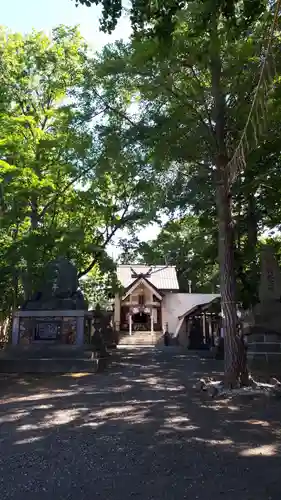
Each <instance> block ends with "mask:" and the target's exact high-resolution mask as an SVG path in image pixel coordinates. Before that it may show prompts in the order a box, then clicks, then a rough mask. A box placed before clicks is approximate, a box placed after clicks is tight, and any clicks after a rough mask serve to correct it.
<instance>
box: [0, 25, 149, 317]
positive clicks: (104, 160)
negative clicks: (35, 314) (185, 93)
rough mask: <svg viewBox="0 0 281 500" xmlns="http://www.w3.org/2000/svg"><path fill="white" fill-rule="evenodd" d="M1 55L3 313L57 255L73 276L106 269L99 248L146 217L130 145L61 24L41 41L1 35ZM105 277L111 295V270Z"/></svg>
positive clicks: (75, 39) (72, 33)
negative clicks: (108, 277)
mask: <svg viewBox="0 0 281 500" xmlns="http://www.w3.org/2000/svg"><path fill="white" fill-rule="evenodd" d="M0 52H1V61H0V65H1V73H0V74H1V77H0V96H1V101H0V158H1V164H0V193H1V197H0V208H1V213H0V233H1V234H0V236H1V238H0V269H1V273H0V274H1V278H0V291H1V298H2V306H1V308H2V309H3V310H7V311H9V310H11V308H13V307H16V306H17V305H18V304H20V303H21V302H22V301H23V300H24V298H28V297H29V296H30V295H31V294H32V293H33V292H34V291H36V290H37V287H38V283H39V282H40V279H41V275H42V269H43V267H44V265H45V264H46V262H48V261H49V260H51V259H53V258H55V257H57V256H58V255H64V256H66V257H68V258H69V259H71V260H72V261H73V262H74V263H75V264H76V266H77V268H78V270H79V276H80V277H81V276H83V275H85V274H87V273H88V272H89V271H91V269H93V268H95V269H96V268H97V266H98V268H99V269H100V271H101V270H103V271H104V270H106V269H107V270H109V269H112V261H111V259H109V257H108V255H107V253H106V247H107V245H108V243H109V242H110V241H111V239H112V238H113V237H114V236H115V235H116V234H117V233H118V231H119V230H120V229H122V228H124V227H128V228H133V227H134V225H135V224H136V223H137V222H140V223H144V224H145V221H146V220H148V219H149V218H150V216H151V214H152V211H150V212H149V211H148V210H147V207H146V206H145V200H146V199H147V198H146V197H145V196H144V193H143V189H144V188H145V186H144V184H143V182H142V181H141V180H140V177H139V175H138V172H139V166H138V164H137V160H136V158H135V156H134V155H132V148H131V149H129V148H128V151H124V147H123V144H122V143H121V142H120V138H119V133H118V131H119V129H118V126H119V123H118V121H116V119H115V120H114V116H113V113H112V112H110V111H109V110H108V109H107V108H106V107H104V106H102V110H100V108H101V104H100V99H99V98H98V97H97V96H96V94H95V89H96V81H95V75H94V73H93V69H92V67H93V64H92V61H91V59H90V56H89V52H88V51H87V47H86V45H85V42H84V41H83V39H82V38H81V36H80V34H79V32H78V31H77V29H76V28H67V27H64V26H60V27H58V28H56V29H54V30H53V32H52V36H51V37H50V38H48V37H47V36H45V35H44V34H42V33H36V32H33V33H32V34H30V35H27V36H22V35H20V34H10V33H8V32H6V31H5V30H4V29H3V30H2V31H1V36H0ZM88 85H90V86H91V88H90V89H89V88H88V87H87V86H88ZM90 92H92V95H93V96H94V97H93V99H92V101H91V106H90V107H89V108H87V96H88V94H89V93H90ZM100 111H102V113H100ZM91 113H92V114H91ZM95 113H98V114H99V113H100V114H101V118H100V121H99V124H97V123H95V121H94V115H95ZM104 124H106V125H104ZM108 127H109V128H110V130H111V133H110V135H108V134H107V131H108ZM148 188H150V186H149V185H148V184H147V191H148V190H149V189H148ZM148 196H149V193H147V197H148ZM96 272H98V271H96ZM111 276H112V278H111V279H112V287H113V288H114V286H115V285H114V279H115V277H114V269H113V272H112V273H111ZM107 287H109V281H108V282H107Z"/></svg>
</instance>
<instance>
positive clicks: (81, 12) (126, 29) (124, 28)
mask: <svg viewBox="0 0 281 500" xmlns="http://www.w3.org/2000/svg"><path fill="white" fill-rule="evenodd" d="M0 3H1V9H0V12H1V18H0V24H2V25H4V26H7V27H8V28H9V29H11V30H12V31H20V32H22V33H26V32H29V31H31V30H32V29H33V28H34V29H36V30H43V31H47V32H48V31H50V30H51V29H52V28H53V27H54V26H57V25H58V24H66V25H69V26H75V25H76V24H79V25H80V29H81V33H82V35H83V36H84V37H85V38H86V40H87V41H88V42H89V43H90V44H91V46H93V47H96V48H100V47H102V45H104V44H106V43H108V42H111V41H114V40H117V39H120V38H123V39H127V38H128V37H129V35H130V23H129V22H128V21H127V20H126V19H125V18H124V19H121V20H120V22H119V24H118V26H117V28H116V30H115V32H114V33H113V34H112V35H105V34H104V33H101V32H100V31H99V15H100V8H98V7H96V6H92V7H91V8H89V7H85V6H82V5H80V6H79V7H75V2H74V0H7V1H5V2H2V1H1V0H0Z"/></svg>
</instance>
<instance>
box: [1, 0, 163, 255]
mask: <svg viewBox="0 0 281 500" xmlns="http://www.w3.org/2000/svg"><path fill="white" fill-rule="evenodd" d="M0 4H1V7H0V13H1V17H0V24H1V25H4V26H6V27H7V28H8V29H9V30H11V31H13V32H14V31H18V32H21V33H28V32H30V31H31V30H32V29H35V30H38V31H39V30H40V31H41V30H42V31H44V32H47V33H48V32H49V33H50V31H51V29H52V28H53V27H55V26H58V25H59V24H65V25H68V26H75V25H79V26H80V31H81V34H82V36H83V37H84V38H85V39H86V41H87V42H88V43H89V45H90V46H91V47H92V48H93V49H97V50H98V49H100V48H101V47H102V46H103V45H105V44H107V43H110V42H114V41H115V40H119V39H123V40H126V39H128V38H129V36H130V23H129V21H128V20H127V19H126V18H125V17H124V18H122V19H121V20H120V21H119V23H118V26H117V28H116V30H115V31H114V33H113V34H112V35H105V34H104V33H101V32H100V31H99V16H100V12H101V11H100V8H98V7H96V6H92V7H90V8H89V7H84V6H82V5H80V6H79V7H75V2H74V0H7V1H5V2H4V1H3V0H0ZM158 232H159V229H158V227H157V226H156V225H154V224H153V225H151V226H150V227H148V228H146V229H144V230H141V231H140V233H139V237H140V238H141V239H142V240H148V239H153V238H155V237H156V236H157V234H158ZM121 236H122V237H126V234H125V233H122V235H121ZM116 243H117V239H116V240H115V244H116ZM109 253H110V255H112V256H113V257H117V255H118V253H119V252H118V248H116V246H115V245H110V248H109Z"/></svg>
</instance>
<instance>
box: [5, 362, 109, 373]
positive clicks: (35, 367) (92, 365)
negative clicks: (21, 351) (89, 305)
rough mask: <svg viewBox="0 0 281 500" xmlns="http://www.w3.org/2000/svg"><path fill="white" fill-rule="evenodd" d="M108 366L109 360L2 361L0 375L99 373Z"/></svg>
mask: <svg viewBox="0 0 281 500" xmlns="http://www.w3.org/2000/svg"><path fill="white" fill-rule="evenodd" d="M107 364H108V360H97V359H94V360H90V359H73V358H70V359H67V358H62V359H59V358H58V359H54V358H51V359H50V358H41V359H34V358H30V359H28V358H26V359H21V360H19V359H1V360H0V373H78V372H84V373H97V372H99V371H104V369H105V368H106V366H107Z"/></svg>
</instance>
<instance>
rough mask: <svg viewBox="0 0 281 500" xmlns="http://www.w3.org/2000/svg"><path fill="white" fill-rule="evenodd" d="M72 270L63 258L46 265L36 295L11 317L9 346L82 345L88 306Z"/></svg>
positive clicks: (74, 269)
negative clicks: (10, 342)
mask: <svg viewBox="0 0 281 500" xmlns="http://www.w3.org/2000/svg"><path fill="white" fill-rule="evenodd" d="M78 286H79V283H78V277H77V270H76V268H75V266H74V265H73V264H72V263H71V262H69V261H68V260H67V259H65V258H63V257H59V258H57V259H56V260H54V261H52V262H50V263H49V264H47V266H46V267H45V269H44V272H43V279H42V284H41V287H40V291H38V292H36V293H35V294H34V296H33V297H31V299H30V300H27V301H26V302H25V303H24V304H23V306H22V308H21V310H18V311H16V312H15V313H14V319H13V334H12V341H13V344H14V345H15V344H37V345H38V344H39V343H41V344H44V345H50V344H52V343H53V344H63V345H65V344H75V345H82V344H83V343H84V321H85V317H86V316H87V311H88V306H87V302H86V300H85V299H84V296H83V294H82V292H81V291H80V290H79V288H78Z"/></svg>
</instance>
